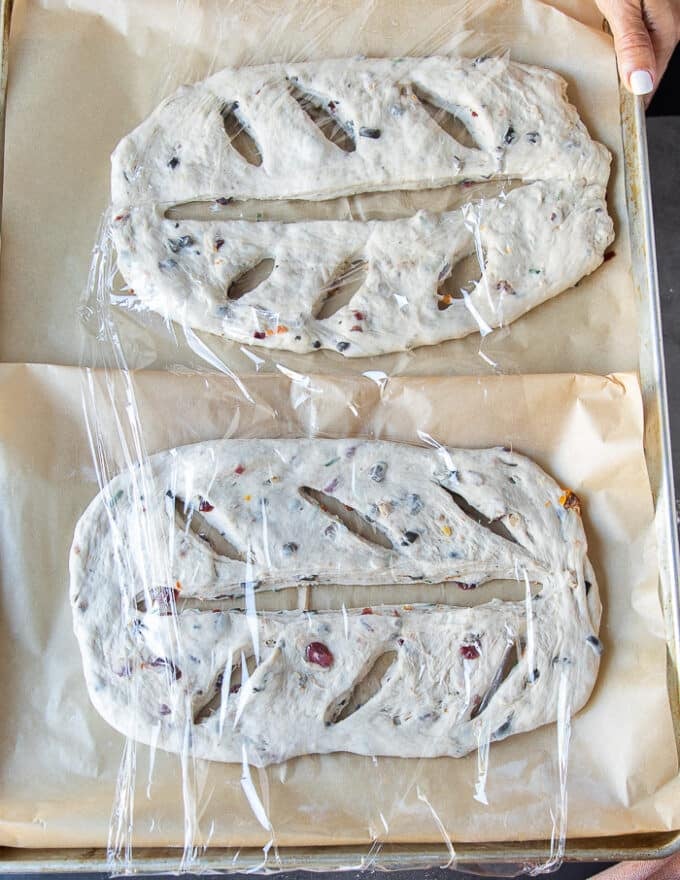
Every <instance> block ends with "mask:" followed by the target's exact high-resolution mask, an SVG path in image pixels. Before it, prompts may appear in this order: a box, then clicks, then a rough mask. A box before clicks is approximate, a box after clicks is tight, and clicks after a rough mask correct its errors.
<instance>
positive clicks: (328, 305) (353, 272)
mask: <svg viewBox="0 0 680 880" xmlns="http://www.w3.org/2000/svg"><path fill="white" fill-rule="evenodd" d="M367 275H368V262H367V261H366V260H363V259H355V260H348V261H346V262H345V263H343V264H342V265H341V266H339V267H338V269H337V271H336V273H335V275H334V276H333V277H332V278H331V280H330V281H329V282H328V284H326V285H325V286H324V287H322V288H321V291H320V294H321V295H320V297H319V300H318V304H317V306H316V307H315V308H314V309H312V315H313V317H314V318H317V319H318V320H320V321H322V320H323V319H324V318H330V317H331V316H332V315H334V314H335V313H336V312H337V311H339V310H340V309H342V308H344V306H346V305H348V304H349V302H350V300H351V299H352V297H353V296H354V294H355V293H356V292H357V291H358V290H359V288H360V287H361V286H362V285H363V283H364V281H365V280H366V276H367Z"/></svg>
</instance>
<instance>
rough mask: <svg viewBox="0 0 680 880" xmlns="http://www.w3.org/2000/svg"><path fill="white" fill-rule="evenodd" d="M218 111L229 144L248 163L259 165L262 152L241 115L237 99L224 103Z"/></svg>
mask: <svg viewBox="0 0 680 880" xmlns="http://www.w3.org/2000/svg"><path fill="white" fill-rule="evenodd" d="M220 112H221V115H222V120H223V122H224V130H225V132H226V135H227V137H228V138H229V143H230V145H231V146H232V147H233V148H234V149H235V150H236V152H237V153H238V154H239V155H240V156H241V157H242V158H243V159H245V160H246V162H247V163H248V164H249V165H255V166H259V165H261V164H262V153H260V148H259V147H258V145H257V143H256V141H255V139H254V138H253V137H252V135H251V134H250V132H249V131H248V128H247V125H246V122H245V120H244V119H243V118H242V116H241V113H240V111H239V105H238V101H232V102H231V103H228V104H225V105H224V107H222V110H221V111H220Z"/></svg>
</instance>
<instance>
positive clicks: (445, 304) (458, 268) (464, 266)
mask: <svg viewBox="0 0 680 880" xmlns="http://www.w3.org/2000/svg"><path fill="white" fill-rule="evenodd" d="M439 277H440V281H439V285H438V286H437V297H438V301H437V307H438V308H439V310H440V311H444V310H445V309H448V308H449V306H450V305H451V304H452V303H453V301H454V300H455V299H463V298H464V297H463V291H465V292H466V293H471V292H472V290H473V289H474V288H475V286H476V285H477V284H478V283H479V280H480V278H481V277H482V268H481V266H480V265H479V259H478V258H477V254H476V253H472V254H468V255H467V256H465V257H463V259H462V260H459V261H458V262H457V263H456V264H455V266H453V268H451V264H450V263H448V264H447V265H446V266H444V268H443V269H442V273H441V274H440V276H439Z"/></svg>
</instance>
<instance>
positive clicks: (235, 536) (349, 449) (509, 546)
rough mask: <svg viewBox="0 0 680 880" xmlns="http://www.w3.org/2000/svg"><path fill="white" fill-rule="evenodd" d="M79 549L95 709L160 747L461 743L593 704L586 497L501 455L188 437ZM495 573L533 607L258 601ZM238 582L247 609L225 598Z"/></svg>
mask: <svg viewBox="0 0 680 880" xmlns="http://www.w3.org/2000/svg"><path fill="white" fill-rule="evenodd" d="M499 532H500V533H499ZM70 562H71V601H72V607H73V615H74V626H75V631H76V635H77V637H78V641H79V644H80V649H81V652H82V656H83V663H84V668H85V675H86V680H87V684H88V689H89V692H90V696H91V699H92V701H93V703H94V705H95V706H96V708H97V709H98V710H99V712H100V713H101V714H102V715H103V716H104V718H106V720H107V721H108V722H109V723H110V724H112V725H113V726H114V727H115V728H117V729H118V730H120V731H121V732H123V733H125V734H127V735H129V736H132V737H134V738H136V739H140V740H142V741H143V742H147V743H150V742H154V743H157V744H158V745H160V746H161V747H162V748H165V749H168V750H171V751H181V750H182V749H183V748H186V743H187V742H188V741H190V742H191V744H192V746H191V749H192V755H194V756H195V757H204V758H209V759H214V760H221V761H240V760H242V759H244V758H247V760H248V761H250V762H253V763H255V764H262V765H265V764H269V763H275V762H278V761H283V760H286V759H287V758H291V757H294V756H296V755H302V754H311V753H325V752H332V751H351V752H354V753H358V754H365V755H396V756H402V757H434V756H439V755H451V756H459V755H463V754H466V753H467V752H469V751H471V750H472V749H474V748H476V747H477V746H478V744H479V743H480V742H484V741H485V740H486V739H487V738H490V739H492V740H494V739H502V738H504V737H506V736H508V735H510V734H512V733H519V732H522V731H527V730H531V729H533V728H535V727H537V726H539V725H541V724H546V723H549V722H551V721H554V720H555V719H556V718H557V717H558V701H559V700H560V699H561V700H563V701H564V700H566V703H564V704H563V705H562V709H560V711H572V712H573V711H577V710H578V709H579V708H580V707H581V706H582V705H583V704H584V703H585V702H586V700H587V699H588V696H589V694H590V692H591V690H592V687H593V685H594V682H595V678H596V675H597V669H598V663H599V653H600V651H601V646H600V642H599V640H598V639H597V632H598V628H599V622H600V613H601V609H600V603H599V597H598V592H597V585H596V582H595V578H594V575H593V572H592V570H591V567H590V563H589V562H588V559H587V557H586V539H585V534H584V531H583V526H582V523H581V518H580V515H579V512H578V505H577V503H576V499H575V496H573V495H572V494H571V493H569V492H566V491H563V490H561V489H560V488H559V487H558V486H557V484H556V483H555V482H554V481H553V480H552V479H551V478H550V477H548V476H547V475H546V474H545V473H544V472H543V471H542V470H541V469H540V468H538V467H537V466H536V465H535V464H534V463H533V462H531V461H530V460H528V459H526V458H524V457H523V456H521V455H518V454H517V453H514V452H510V451H508V450H505V449H487V450H459V449H450V448H446V447H439V448H436V449H432V448H430V449H424V448H419V447H413V446H407V445H401V444H395V443H387V442H376V441H364V440H358V439H351V440H349V439H347V440H247V441H232V440H222V441H212V442H206V443H200V444H196V445H194V446H187V447H182V448H179V449H174V450H171V451H169V452H165V453H161V454H158V455H154V456H152V457H151V458H150V459H148V462H147V463H146V464H145V466H144V467H142V468H139V469H134V470H131V471H128V472H126V473H124V474H121V475H120V476H118V477H116V478H114V479H113V480H112V481H111V482H110V483H109V484H108V485H107V486H105V487H104V489H103V490H102V492H101V493H100V494H99V495H98V496H97V497H96V498H95V499H94V501H93V502H92V503H91V505H90V506H89V508H88V509H87V511H86V512H85V513H84V515H83V516H82V518H81V520H80V521H79V523H78V525H77V528H76V532H75V537H74V542H73V547H72V551H71V560H70ZM499 578H502V579H507V578H512V579H518V580H519V581H520V582H524V583H526V588H527V598H526V601H524V602H501V601H499V600H492V601H490V602H489V603H487V604H486V605H482V606H479V607H476V608H456V607H452V606H433V605H415V606H410V605H400V606H398V607H393V606H389V607H387V606H377V607H374V608H373V609H363V611H362V610H346V609H343V610H342V611H326V612H319V613H316V612H310V611H282V612H258V613H257V614H255V613H254V607H255V606H254V597H255V594H256V592H257V591H258V590H260V591H261V590H266V589H279V588H284V587H289V586H295V585H300V584H312V585H313V584H315V583H320V584H321V583H323V584H326V583H331V584H358V585H368V584H393V583H402V584H408V583H411V582H414V581H418V582H433V583H434V582H449V583H450V586H451V589H452V591H454V593H456V592H457V591H458V590H459V589H460V588H466V589H469V588H472V587H474V586H477V587H480V586H481V585H482V584H484V582H486V581H489V580H494V579H499ZM531 583H538V584H540V591H539V592H538V593H536V594H535V595H534V596H533V598H532V597H531V593H530V591H529V585H530V584H531ZM234 595H243V596H245V606H246V609H249V610H246V611H239V610H233V609H231V610H226V609H224V608H223V607H222V608H221V607H216V603H218V600H219V599H220V598H223V597H225V596H234ZM405 598H407V596H405ZM367 611H371V612H372V613H366V612H367ZM515 651H516V652H517V655H516V658H515V659H516V661H517V662H516V664H515V665H514V667H512V657H513V655H514V652H515ZM385 655H387V656H385ZM376 664H377V666H376ZM248 666H250V669H249V672H248V673H246V671H245V670H246V669H248ZM253 667H254V668H253ZM374 692H375V693H374ZM560 695H561V696H560ZM358 707H359V708H358ZM354 710H356V711H354Z"/></svg>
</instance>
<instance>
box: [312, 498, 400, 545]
mask: <svg viewBox="0 0 680 880" xmlns="http://www.w3.org/2000/svg"><path fill="white" fill-rule="evenodd" d="M299 491H300V495H301V496H302V497H303V498H304V500H305V501H307V502H308V503H309V504H314V505H315V506H316V507H318V508H319V510H321V511H322V513H324V514H325V515H326V516H327V517H328V526H327V528H328V527H330V528H333V527H337V524H338V522H339V523H341V524H342V525H343V526H344V527H345V528H346V529H348V530H349V531H350V532H352V533H353V534H355V535H356V536H357V537H358V538H361V539H362V540H363V541H369V542H370V543H371V544H377V545H378V546H379V547H382V548H384V549H385V550H394V545H393V544H392V542H391V541H390V539H389V538H388V537H387V535H386V534H385V533H384V532H383V531H382V529H380V528H379V527H378V526H376V525H375V524H374V523H372V522H370V521H369V520H368V518H367V517H365V516H363V515H362V514H361V513H359V511H358V510H355V509H354V508H353V507H350V506H349V505H347V504H343V503H342V502H341V501H339V500H338V499H337V498H334V497H333V496H332V495H327V494H326V493H325V492H320V491H319V490H318V489H311V488H310V487H309V486H301V487H300V490H299Z"/></svg>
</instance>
